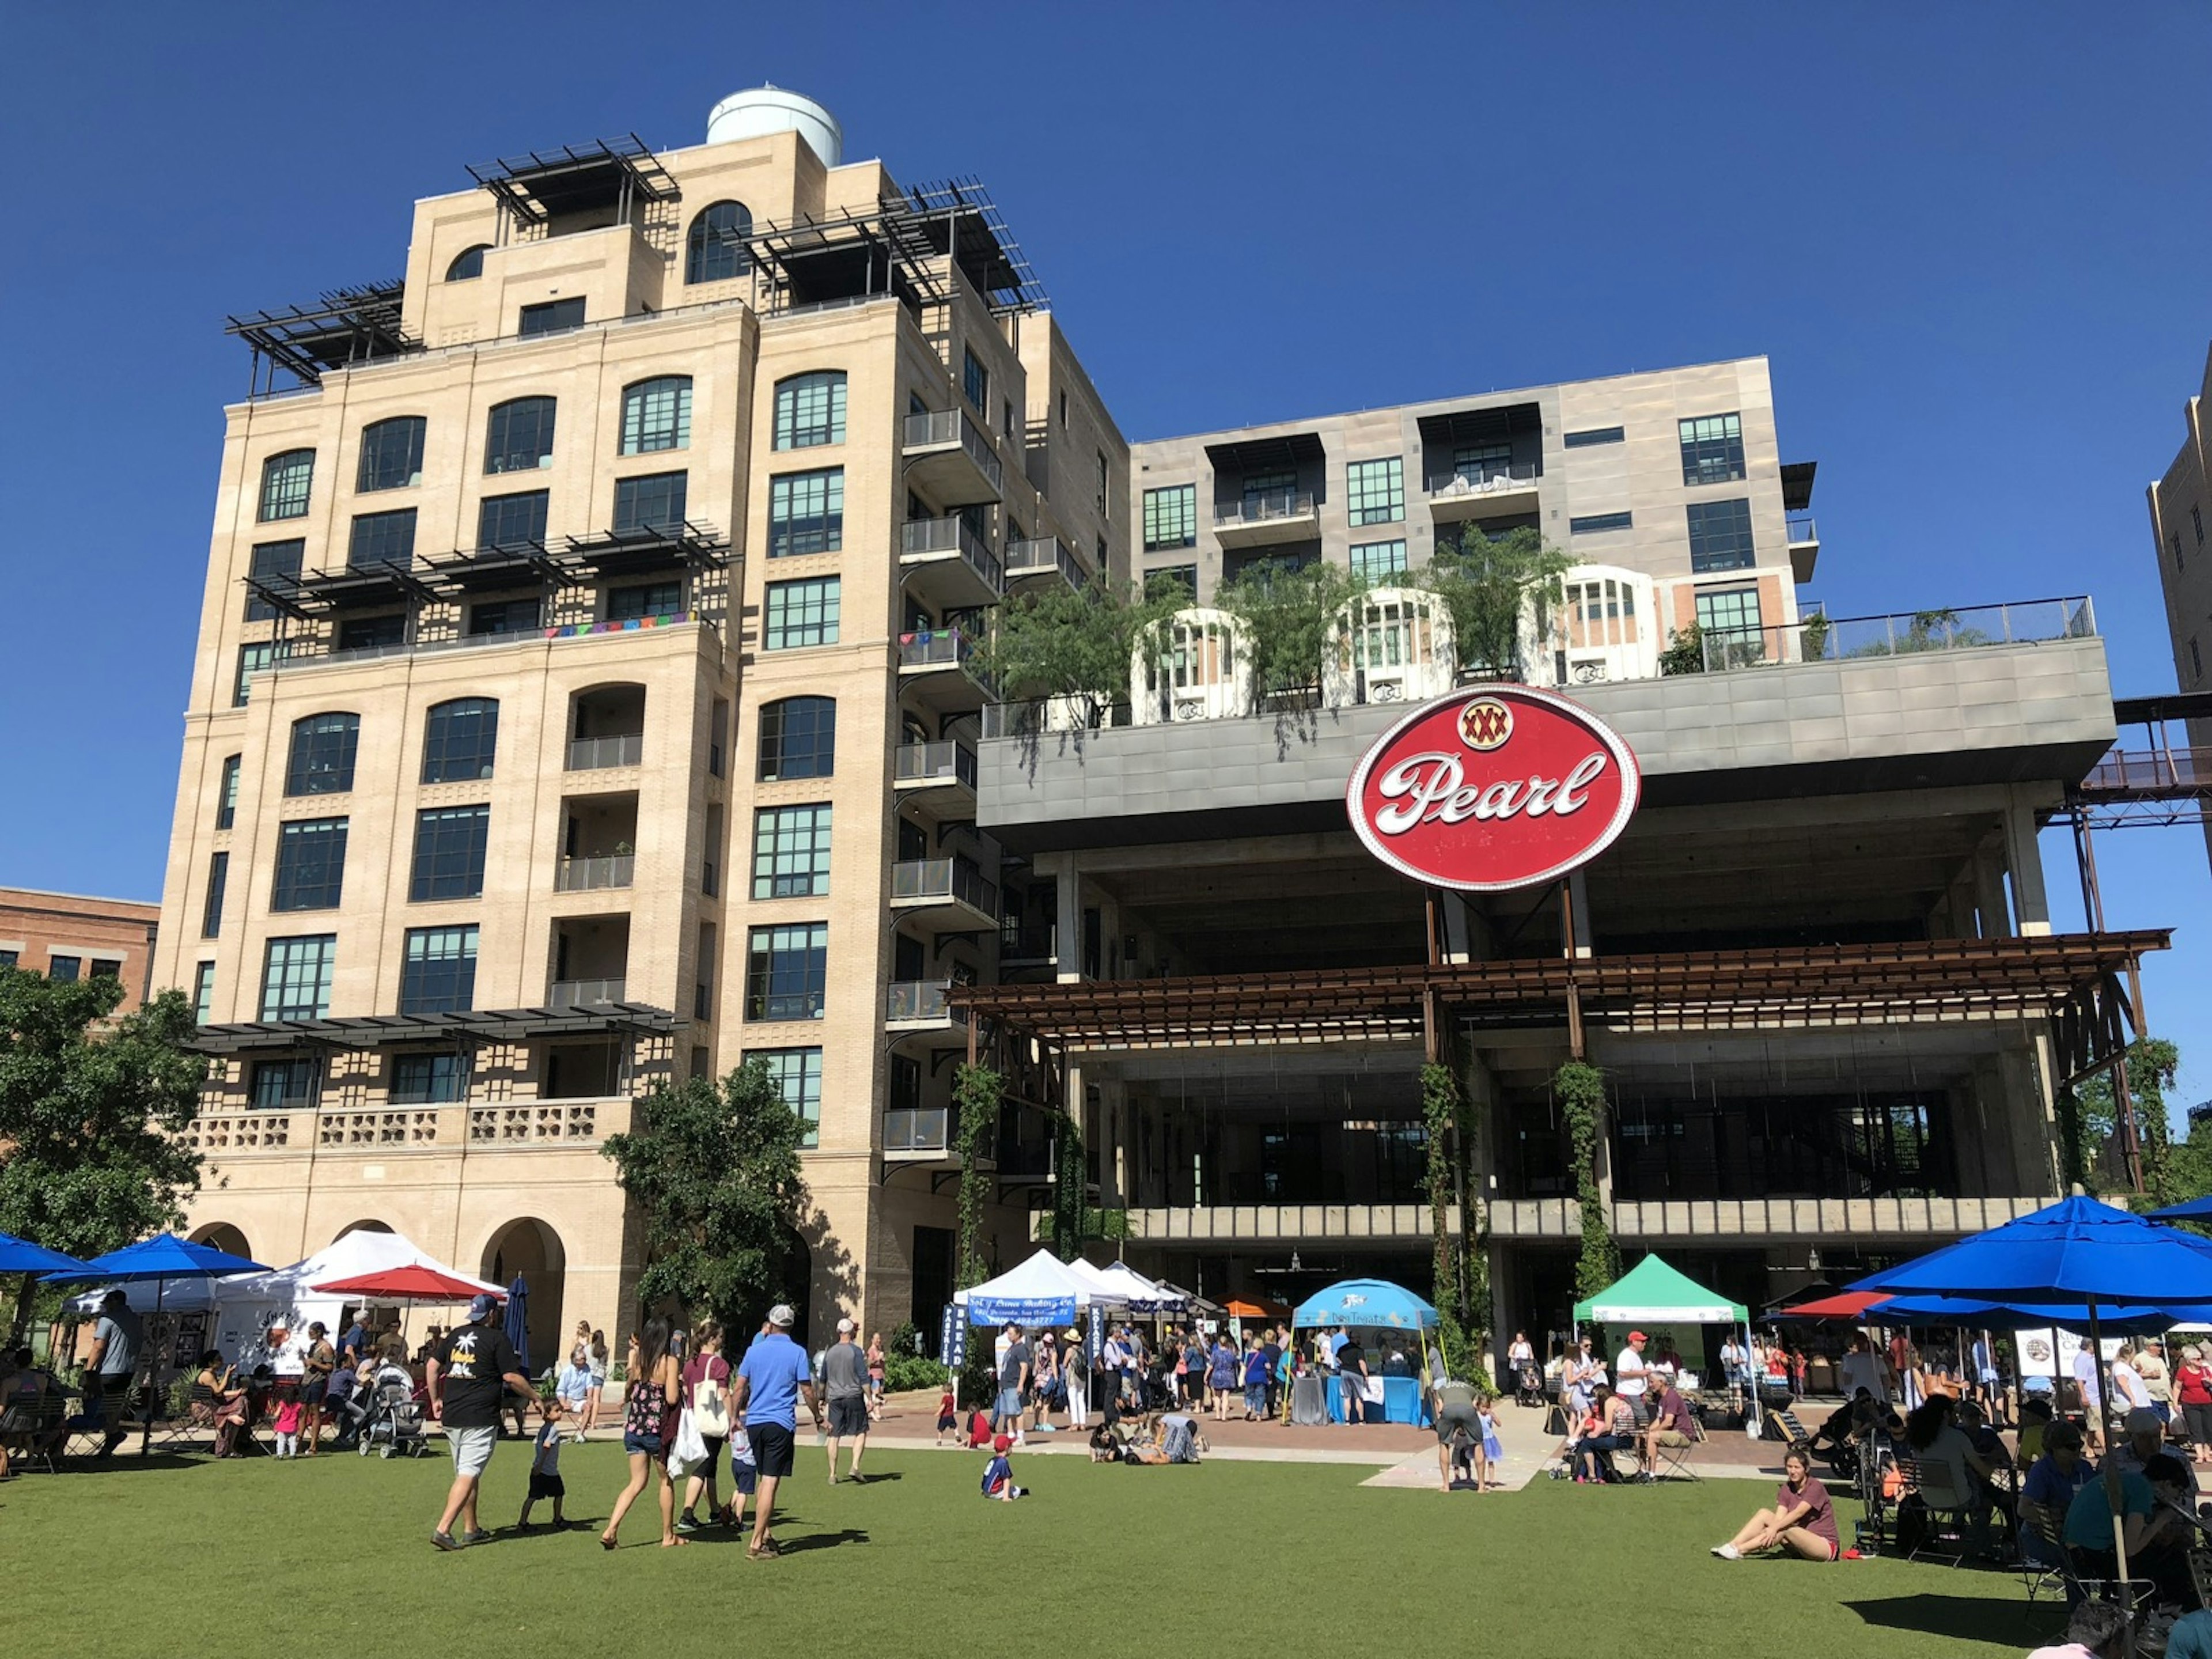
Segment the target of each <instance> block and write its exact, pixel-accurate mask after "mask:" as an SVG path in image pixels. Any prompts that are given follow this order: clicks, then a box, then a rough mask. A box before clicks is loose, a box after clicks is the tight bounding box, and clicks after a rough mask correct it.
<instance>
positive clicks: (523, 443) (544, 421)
mask: <svg viewBox="0 0 2212 1659" xmlns="http://www.w3.org/2000/svg"><path fill="white" fill-rule="evenodd" d="M554 408H555V400H554V399H552V398H510V399H509V400H508V401H507V402H506V403H503V404H493V405H492V411H491V423H490V426H489V428H487V430H486V431H485V433H484V471H487V472H535V471H537V470H538V468H539V467H541V466H550V465H553V413H554Z"/></svg>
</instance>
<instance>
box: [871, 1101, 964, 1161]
mask: <svg viewBox="0 0 2212 1659" xmlns="http://www.w3.org/2000/svg"><path fill="white" fill-rule="evenodd" d="M950 1118H951V1114H950V1113H949V1112H947V1111H946V1110H945V1108H944V1107H942V1106H895V1107H893V1108H891V1109H890V1110H889V1111H886V1112H885V1113H884V1156H886V1157H890V1158H896V1157H900V1156H907V1157H911V1156H914V1155H915V1154H921V1155H923V1156H926V1157H941V1156H942V1155H943V1154H944V1152H945V1150H946V1148H947V1147H948V1146H951V1139H950V1137H949V1133H948V1132H949V1130H950V1127H951V1125H950V1122H949V1120H950Z"/></svg>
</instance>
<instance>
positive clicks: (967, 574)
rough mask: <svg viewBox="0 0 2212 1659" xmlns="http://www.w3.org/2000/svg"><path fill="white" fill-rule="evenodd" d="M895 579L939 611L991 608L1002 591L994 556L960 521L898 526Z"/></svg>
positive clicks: (1002, 574) (1001, 573)
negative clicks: (897, 572) (896, 573)
mask: <svg viewBox="0 0 2212 1659" xmlns="http://www.w3.org/2000/svg"><path fill="white" fill-rule="evenodd" d="M899 580H901V581H902V582H904V583H905V584H906V591H907V592H909V593H911V594H913V595H914V596H915V598H916V599H921V600H922V601H923V602H924V603H925V604H927V605H931V606H933V607H934V608H935V609H937V610H939V611H963V610H969V609H971V608H973V607H974V606H975V605H996V604H997V603H998V602H999V601H1000V599H1003V598H1005V597H1006V572H1005V571H1004V569H1003V568H1001V567H1000V563H999V556H998V555H997V554H995V553H994V552H992V551H991V550H990V549H989V548H988V547H987V546H986V545H984V543H983V538H981V536H978V535H977V534H976V533H975V532H974V531H973V530H970V529H969V527H968V524H967V521H966V520H963V519H960V518H951V519H909V520H907V522H906V523H904V524H902V525H901V526H899Z"/></svg>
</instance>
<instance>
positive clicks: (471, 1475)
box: [423, 1296, 533, 1550]
mask: <svg viewBox="0 0 2212 1659" xmlns="http://www.w3.org/2000/svg"><path fill="white" fill-rule="evenodd" d="M498 1311H499V1302H498V1300H497V1298H495V1297H489V1296H479V1297H477V1299H476V1300H475V1301H473V1302H471V1303H470V1304H469V1322H468V1323H467V1324H465V1325H463V1326H460V1327H459V1328H456V1329H454V1330H453V1331H449V1332H448V1333H447V1334H446V1335H445V1336H443V1337H442V1338H441V1339H440V1340H439V1342H438V1346H436V1347H435V1349H433V1350H432V1351H431V1354H430V1358H429V1362H428V1369H427V1370H425V1372H424V1374H423V1385H424V1387H425V1388H426V1389H428V1392H429V1395H430V1415H431V1416H432V1417H433V1418H434V1419H436V1420H437V1421H439V1422H441V1423H443V1424H444V1425H445V1426H446V1443H447V1445H449V1446H451V1447H452V1448H453V1489H452V1490H451V1491H449V1492H447V1494H446V1512H445V1514H444V1515H442V1516H440V1517H439V1520H438V1528H437V1530H436V1531H435V1532H434V1533H432V1534H430V1541H431V1542H432V1543H433V1544H435V1545H436V1546H437V1547H439V1548H440V1549H441V1550H457V1549H459V1548H460V1547H462V1546H463V1545H464V1544H475V1543H480V1542H482V1541H483V1540H484V1539H487V1538H489V1537H490V1536H491V1534H489V1533H488V1532H485V1531H483V1530H481V1529H480V1528H478V1527H477V1483H478V1482H479V1481H480V1480H482V1479H483V1472H484V1466H485V1465H486V1464H488V1463H489V1462H491V1454H492V1448H493V1447H494V1446H495V1445H497V1444H498V1443H499V1407H500V1398H501V1395H505V1394H506V1393H507V1392H508V1391H509V1390H512V1391H513V1392H514V1393H516V1394H519V1395H521V1396H522V1397H523V1398H524V1399H526V1400H527V1399H529V1398H530V1397H531V1395H532V1392H533V1391H532V1389H531V1386H530V1379H529V1378H528V1377H526V1376H523V1374H522V1362H521V1361H520V1359H518V1358H516V1357H515V1352H514V1345H513V1343H511V1342H509V1341H508V1340H507V1333H506V1332H505V1331H503V1330H501V1328H499V1327H498V1325H496V1324H495V1323H494V1322H493V1316H494V1315H495V1314H496V1313H497V1312H498ZM457 1516H458V1517H459V1520H460V1522H461V1533H460V1535H459V1537H458V1538H457V1537H455V1536H454V1535H453V1522H454V1519H455V1517H457Z"/></svg>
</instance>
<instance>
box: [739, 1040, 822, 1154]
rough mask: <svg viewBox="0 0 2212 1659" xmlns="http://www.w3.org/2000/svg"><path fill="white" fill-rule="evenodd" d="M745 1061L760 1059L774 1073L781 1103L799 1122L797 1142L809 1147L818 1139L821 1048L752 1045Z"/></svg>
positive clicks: (820, 1123)
mask: <svg viewBox="0 0 2212 1659" xmlns="http://www.w3.org/2000/svg"><path fill="white" fill-rule="evenodd" d="M745 1058H746V1059H747V1060H766V1061H767V1062H768V1066H769V1071H771V1072H773V1073H775V1081H776V1086H777V1087H778V1088H779V1089H781V1090H782V1091H783V1103H784V1104H785V1105H787V1106H788V1107H790V1108H791V1109H792V1111H793V1114H794V1115H796V1116H797V1117H798V1119H799V1123H800V1125H801V1129H800V1135H799V1145H800V1146H817V1145H818V1144H819V1143H820V1141H821V1139H822V1051H821V1050H820V1049H819V1048H755V1049H752V1050H751V1051H750V1052H749V1053H748V1054H746V1055H745Z"/></svg>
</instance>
